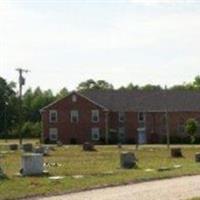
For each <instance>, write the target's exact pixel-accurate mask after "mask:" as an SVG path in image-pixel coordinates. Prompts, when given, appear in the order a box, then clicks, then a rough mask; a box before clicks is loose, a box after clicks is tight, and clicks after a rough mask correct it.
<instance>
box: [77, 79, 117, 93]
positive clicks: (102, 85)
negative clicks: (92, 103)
mask: <svg viewBox="0 0 200 200" xmlns="http://www.w3.org/2000/svg"><path fill="white" fill-rule="evenodd" d="M113 89H114V87H113V85H112V84H110V83H108V82H106V81H104V80H98V81H94V80H93V79H88V80H87V81H84V82H81V83H80V84H79V85H78V87H77V90H78V91H85V90H113Z"/></svg>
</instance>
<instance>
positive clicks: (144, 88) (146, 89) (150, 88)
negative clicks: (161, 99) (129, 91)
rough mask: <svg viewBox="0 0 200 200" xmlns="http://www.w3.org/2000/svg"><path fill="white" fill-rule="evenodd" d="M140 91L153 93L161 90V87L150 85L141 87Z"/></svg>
mask: <svg viewBox="0 0 200 200" xmlns="http://www.w3.org/2000/svg"><path fill="white" fill-rule="evenodd" d="M141 90H144V91H155V90H158V91H159V90H162V87H161V86H160V85H152V84H147V85H144V86H142V87H141Z"/></svg>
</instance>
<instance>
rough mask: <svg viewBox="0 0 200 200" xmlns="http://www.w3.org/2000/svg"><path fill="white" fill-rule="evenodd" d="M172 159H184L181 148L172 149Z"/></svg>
mask: <svg viewBox="0 0 200 200" xmlns="http://www.w3.org/2000/svg"><path fill="white" fill-rule="evenodd" d="M171 157H173V158H182V157H183V154H182V151H181V148H171Z"/></svg>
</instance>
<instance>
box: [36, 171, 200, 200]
mask: <svg viewBox="0 0 200 200" xmlns="http://www.w3.org/2000/svg"><path fill="white" fill-rule="evenodd" d="M198 196H199V197H200V175H199V176H185V177H180V178H173V179H165V180H157V181H151V182H144V183H138V184H132V185H126V186H117V187H110V188H109V187H108V188H104V189H94V190H91V191H85V192H79V193H72V194H66V195H62V196H53V197H46V198H38V199H37V200H131V199H133V200H180V199H184V200H185V199H190V198H193V197H198Z"/></svg>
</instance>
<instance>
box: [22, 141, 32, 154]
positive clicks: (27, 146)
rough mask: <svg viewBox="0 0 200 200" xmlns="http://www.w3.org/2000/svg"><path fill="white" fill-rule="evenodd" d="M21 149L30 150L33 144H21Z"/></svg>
mask: <svg viewBox="0 0 200 200" xmlns="http://www.w3.org/2000/svg"><path fill="white" fill-rule="evenodd" d="M23 150H24V152H32V151H33V145H32V144H31V143H27V144H23Z"/></svg>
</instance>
